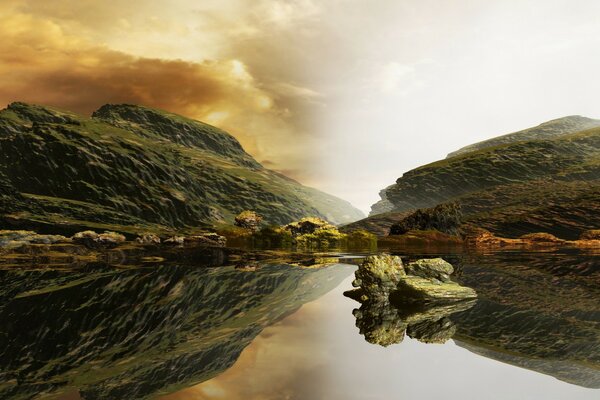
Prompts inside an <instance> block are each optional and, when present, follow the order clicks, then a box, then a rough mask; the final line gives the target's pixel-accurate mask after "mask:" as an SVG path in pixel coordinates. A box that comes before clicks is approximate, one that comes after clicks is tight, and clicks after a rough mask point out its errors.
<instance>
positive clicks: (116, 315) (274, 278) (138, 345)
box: [0, 264, 352, 400]
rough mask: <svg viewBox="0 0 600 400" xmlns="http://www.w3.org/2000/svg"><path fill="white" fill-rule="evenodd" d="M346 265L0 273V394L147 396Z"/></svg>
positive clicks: (204, 373)
mask: <svg viewBox="0 0 600 400" xmlns="http://www.w3.org/2000/svg"><path fill="white" fill-rule="evenodd" d="M351 271H352V270H351V269H349V268H348V267H345V266H340V265H337V266H330V267H324V268H318V269H305V268H297V267H290V266H287V265H263V266H262V267H261V268H260V269H258V270H256V271H253V272H244V271H239V270H236V269H235V268H234V267H218V268H202V267H199V266H198V265H194V266H182V265H165V266H162V267H151V268H136V269H116V268H110V267H106V266H103V265H99V264H96V265H87V266H85V267H84V268H83V269H81V270H79V271H69V272H65V271H60V270H49V269H43V270H29V271H27V270H25V271H15V270H5V271H0V288H1V289H0V319H1V320H2V321H3V323H2V326H1V327H0V378H1V379H0V380H1V381H2V382H4V383H3V384H2V385H0V397H1V398H3V399H8V398H10V399H28V398H31V397H33V396H34V395H35V394H37V393H40V392H42V391H43V392H46V393H52V394H55V395H59V394H61V393H63V392H64V391H66V390H69V389H68V387H71V388H72V387H76V388H77V389H78V390H79V391H80V393H81V394H82V397H83V398H85V399H88V400H94V399H143V398H154V397H156V396H157V395H160V394H166V393H169V392H172V391H175V390H177V389H178V388H180V387H181V386H182V385H192V384H196V383H199V382H202V381H204V380H207V379H210V378H211V377H214V376H216V375H217V374H219V373H221V372H222V371H224V370H225V369H227V368H229V367H230V366H231V365H232V364H233V363H234V362H235V361H236V359H237V357H238V356H239V354H240V353H241V351H242V350H243V349H244V347H245V346H247V345H248V344H249V343H250V342H251V341H252V340H253V339H254V337H256V335H258V334H259V333H260V331H261V330H262V329H263V328H264V327H266V326H268V325H270V324H272V323H274V322H276V321H277V320H279V319H281V318H282V317H284V316H286V315H288V314H289V313H291V312H293V311H295V310H296V309H297V308H298V307H300V306H301V305H302V304H304V303H305V302H307V301H311V300H314V299H316V298H318V297H319V296H321V295H322V294H325V293H326V292H328V291H329V290H331V289H332V288H333V287H335V286H336V285H338V284H339V282H341V281H342V280H343V279H344V278H345V277H347V276H348V275H349V274H350V273H351Z"/></svg>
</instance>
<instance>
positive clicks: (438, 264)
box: [404, 258, 454, 282]
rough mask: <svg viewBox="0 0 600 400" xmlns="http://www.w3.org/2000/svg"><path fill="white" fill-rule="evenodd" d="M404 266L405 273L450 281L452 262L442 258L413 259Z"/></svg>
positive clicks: (452, 270)
mask: <svg viewBox="0 0 600 400" xmlns="http://www.w3.org/2000/svg"><path fill="white" fill-rule="evenodd" d="M404 268H405V270H406V274H407V275H415V276H420V277H421V278H427V279H437V280H438V281H440V282H450V275H452V273H453V272H454V267H452V264H450V263H449V262H447V261H445V260H444V259H442V258H430V259H422V260H417V261H413V262H411V263H409V264H408V265H407V266H406V267H404Z"/></svg>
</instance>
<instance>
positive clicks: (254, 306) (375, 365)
mask: <svg viewBox="0 0 600 400" xmlns="http://www.w3.org/2000/svg"><path fill="white" fill-rule="evenodd" d="M401 255H402V256H404V257H405V258H410V259H414V258H423V256H424V255H423V254H408V255H407V253H406V252H404V253H402V254H401ZM434 255H435V256H438V255H442V256H443V257H444V258H445V259H447V260H448V261H450V262H451V263H452V264H453V265H454V266H455V267H457V266H458V267H459V272H460V273H459V274H458V275H457V276H455V279H457V280H458V281H459V282H460V283H461V284H464V285H466V286H469V287H472V288H475V289H476V290H477V292H478V294H479V298H478V300H477V301H476V302H473V301H471V302H461V303H455V304H452V305H444V306H436V307H427V308H415V307H414V306H413V307H411V308H407V307H406V306H404V307H399V306H393V305H391V304H389V303H387V302H380V303H371V304H366V303H364V304H361V305H360V306H358V305H357V303H356V302H355V301H353V300H351V299H348V298H346V297H344V296H343V295H342V293H343V292H344V291H345V290H348V289H350V288H351V285H350V282H351V281H352V277H351V276H350V275H351V274H352V273H353V272H354V268H355V267H354V266H350V265H340V264H336V265H328V266H325V265H326V264H327V263H329V262H331V261H335V260H332V259H331V258H327V257H314V260H310V262H301V263H298V264H299V265H289V264H285V263H282V262H276V263H273V262H267V261H265V260H263V259H260V260H259V259H252V260H243V261H240V262H236V263H234V265H231V266H221V267H202V266H199V265H198V264H195V265H184V264H181V263H176V264H164V265H153V266H150V267H144V268H141V267H124V268H114V267H109V266H106V265H98V264H90V265H86V266H82V267H81V268H79V269H73V268H69V269H59V268H54V269H29V270H28V269H18V270H17V269H11V270H3V271H0V321H1V322H2V323H1V325H0V398H2V399H5V398H6V399H29V398H46V397H47V398H56V399H78V398H83V399H139V398H160V397H161V396H164V395H167V394H169V395H168V397H166V398H168V399H173V400H174V399H177V400H183V399H186V400H187V399H223V398H227V399H236V398H239V399H279V398H291V399H310V400H314V399H364V398H372V399H387V398H390V397H405V398H409V397H410V398H421V399H427V398H439V396H444V397H445V398H449V399H452V398H488V399H507V398H508V399H510V398H514V399H527V398H545V399H565V398H569V399H592V398H597V395H598V392H597V391H595V390H589V389H585V388H599V387H600V301H599V300H600V264H599V262H598V258H597V257H596V256H594V255H591V256H590V255H586V254H579V253H574V254H569V253H499V254H486V255H477V254H464V253H463V254H451V255H448V254H431V256H434ZM426 256H428V255H426ZM298 310H299V311H298ZM355 325H356V326H357V327H358V328H359V331H360V335H359V334H358V332H357V329H356V327H355ZM413 339H416V340H413ZM450 339H452V340H450ZM400 342H401V343H400ZM373 343H374V344H379V345H384V346H387V347H382V346H378V345H373ZM398 343H399V344H398ZM431 343H435V344H438V345H431ZM440 343H445V344H444V345H439V344H440ZM475 354H477V355H475ZM481 356H483V357H481ZM498 361H500V362H498ZM511 364H512V365H516V366H519V367H523V368H525V369H521V368H514V367H511V366H510V365H511ZM540 372H541V373H542V374H540ZM543 374H546V375H543ZM550 376H552V377H555V378H558V379H560V380H562V381H566V382H570V383H572V384H574V385H577V386H574V385H566V384H564V383H563V382H561V381H559V380H556V379H554V378H551V377H550ZM432 382H435V385H432V384H431V383H432ZM507 382H511V385H507V384H506V383H507Z"/></svg>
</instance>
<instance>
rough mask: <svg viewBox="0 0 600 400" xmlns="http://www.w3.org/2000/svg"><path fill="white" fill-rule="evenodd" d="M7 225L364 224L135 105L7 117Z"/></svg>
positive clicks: (0, 117) (15, 112)
mask: <svg viewBox="0 0 600 400" xmlns="http://www.w3.org/2000/svg"><path fill="white" fill-rule="evenodd" d="M0 202H1V203H0V206H2V210H3V211H4V212H3V215H2V216H1V217H0V220H1V221H3V222H4V225H7V224H12V225H18V226H21V227H27V228H34V229H39V230H56V229H59V230H65V231H72V230H77V229H84V228H91V229H102V228H104V229H106V228H110V229H115V230H120V231H124V232H127V231H132V232H137V231H140V230H153V231H159V232H160V231H168V230H171V229H173V228H177V229H185V228H197V227H202V226H208V225H211V224H220V223H231V222H232V221H233V217H234V216H235V215H236V214H237V213H239V212H240V211H242V210H245V209H251V210H255V211H257V212H258V213H259V214H261V215H263V216H264V220H265V222H266V223H268V224H283V223H287V222H290V221H292V220H294V219H298V218H301V217H305V216H318V217H321V218H325V219H328V220H329V221H331V222H333V223H336V224H339V223H343V222H350V221H353V220H356V219H359V218H361V217H362V213H361V212H360V211H359V210H357V209H355V208H354V207H352V206H351V205H350V204H349V203H348V202H346V201H343V200H341V199H339V198H336V197H334V196H331V195H328V194H326V193H323V192H320V191H318V190H316V189H312V188H309V187H306V186H303V185H301V184H299V183H298V182H296V181H294V180H292V179H289V178H287V177H285V176H283V175H281V174H280V173H277V172H275V171H271V170H269V169H267V168H264V167H263V166H262V165H261V164H260V163H258V162H257V161H256V160H255V159H254V158H252V156H250V155H249V154H248V153H246V152H245V151H244V149H243V148H242V146H241V145H240V143H239V142H238V141H237V140H236V139H235V138H234V137H233V136H231V135H230V134H228V133H227V132H225V131H222V130H220V129H218V128H215V127H213V126H211V125H207V124H204V123H202V122H199V121H195V120H191V119H188V118H185V117H182V116H179V115H175V114H171V113H168V112H165V111H160V110H155V109H150V108H146V107H141V106H134V105H125V104H123V105H105V106H102V107H101V108H100V109H98V110H97V111H95V112H94V113H93V115H92V117H91V118H88V117H82V116H80V115H77V114H74V113H71V112H66V111H60V110H57V109H54V108H49V107H42V106H37V105H29V104H25V103H12V104H10V105H9V106H8V107H7V108H6V109H4V110H2V111H0Z"/></svg>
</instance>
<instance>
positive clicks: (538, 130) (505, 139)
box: [446, 115, 600, 158]
mask: <svg viewBox="0 0 600 400" xmlns="http://www.w3.org/2000/svg"><path fill="white" fill-rule="evenodd" d="M597 127H600V121H599V120H595V119H591V118H586V117H581V116H579V115H571V116H569V117H564V118H558V119H553V120H552V121H548V122H544V123H542V124H540V125H538V126H535V127H533V128H529V129H524V130H522V131H519V132H514V133H509V134H507V135H502V136H498V137H495V138H492V139H488V140H484V141H482V142H478V143H474V144H471V145H469V146H465V147H463V148H461V149H458V150H456V151H453V152H452V153H449V154H448V157H446V158H452V157H456V156H460V155H463V154H467V153H470V152H472V151H477V150H481V149H484V148H487V147H494V146H501V145H504V144H509V143H514V142H522V141H527V140H541V139H550V138H552V137H555V136H560V135H564V134H569V133H574V132H579V131H583V130H586V129H591V128H597Z"/></svg>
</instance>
